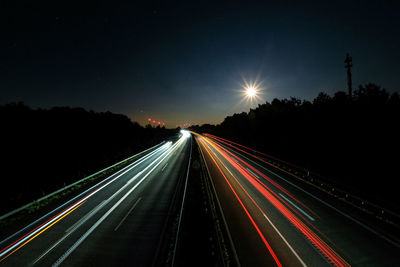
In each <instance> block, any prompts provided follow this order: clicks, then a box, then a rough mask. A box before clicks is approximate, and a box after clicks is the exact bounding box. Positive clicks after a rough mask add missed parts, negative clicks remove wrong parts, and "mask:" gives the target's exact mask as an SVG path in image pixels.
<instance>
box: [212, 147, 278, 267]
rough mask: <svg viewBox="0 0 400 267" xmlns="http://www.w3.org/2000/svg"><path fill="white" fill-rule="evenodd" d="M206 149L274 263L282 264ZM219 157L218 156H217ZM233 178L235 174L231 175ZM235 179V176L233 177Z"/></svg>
mask: <svg viewBox="0 0 400 267" xmlns="http://www.w3.org/2000/svg"><path fill="white" fill-rule="evenodd" d="M206 151H207V152H208V154H209V155H210V157H211V159H212V160H213V161H214V163H215V166H217V168H218V170H219V171H220V173H221V174H222V176H223V177H224V179H225V181H226V182H227V184H228V186H229V188H230V189H231V191H232V192H233V194H234V195H235V197H236V199H237V200H238V202H239V204H240V205H241V206H242V208H243V210H244V211H245V213H246V215H247V217H248V218H249V219H250V221H251V223H252V224H253V226H254V228H255V229H256V231H257V233H258V235H259V236H260V238H261V240H262V242H263V243H264V244H265V246H266V248H267V249H268V251H269V253H270V254H271V256H272V258H273V260H274V261H275V263H276V264H277V265H278V266H280V267H281V266H282V264H281V263H280V261H279V259H278V257H277V255H276V254H275V252H274V251H273V249H272V247H271V246H270V244H269V243H268V241H267V239H266V238H265V236H264V235H263V233H262V232H261V230H260V228H259V227H258V225H257V224H256V222H255V221H254V219H253V217H252V216H251V214H250V212H249V211H248V210H247V208H246V206H245V205H244V204H243V202H242V200H241V199H240V197H239V195H238V194H237V193H236V191H235V190H234V189H233V186H232V185H231V183H230V182H229V180H228V178H227V177H226V176H225V174H224V172H223V171H222V169H221V168H220V167H219V165H218V163H217V161H216V159H215V158H214V157H213V156H212V155H211V153H210V152H209V151H208V150H207V149H206ZM217 159H219V158H217ZM219 161H220V162H221V164H222V165H224V164H223V162H222V161H221V159H219ZM233 177H234V178H235V176H233ZM235 180H236V178H235Z"/></svg>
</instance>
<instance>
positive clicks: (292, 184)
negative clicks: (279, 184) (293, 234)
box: [226, 147, 400, 248]
mask: <svg viewBox="0 0 400 267" xmlns="http://www.w3.org/2000/svg"><path fill="white" fill-rule="evenodd" d="M226 148H227V147H226ZM227 149H229V150H230V151H231V152H233V153H235V154H236V155H239V156H240V157H243V158H245V159H247V160H248V161H250V162H252V163H254V164H256V165H257V166H259V167H261V168H263V169H264V170H266V171H268V172H269V173H272V174H273V175H275V176H276V177H278V178H279V179H281V180H283V181H285V182H286V183H288V184H290V185H291V186H293V187H295V188H297V189H299V190H300V191H302V192H303V193H305V194H307V195H308V196H310V197H312V198H314V199H315V200H317V201H319V202H320V203H322V204H324V205H325V206H327V207H329V208H331V209H333V210H334V211H336V212H337V213H339V214H341V215H342V216H344V217H346V218H347V219H349V220H351V221H353V222H354V223H356V224H358V225H359V226H361V227H363V228H364V229H366V230H368V231H370V232H371V233H373V234H375V235H377V236H378V237H380V238H382V239H383V240H385V241H387V242H388V243H390V244H392V245H393V246H395V247H397V248H400V244H398V243H397V242H395V241H393V240H391V239H389V238H387V237H386V236H384V235H383V234H381V233H379V232H377V231H375V230H374V229H372V228H371V227H369V226H368V225H366V224H364V223H362V222H360V221H359V220H357V219H355V218H354V217H352V216H350V215H348V214H347V213H345V212H343V211H341V210H339V209H337V208H335V207H334V206H332V205H331V204H329V203H328V202H326V201H324V200H322V199H320V198H318V197H316V196H314V195H313V194H311V193H310V192H308V191H306V190H304V189H303V188H301V187H300V186H298V185H296V184H294V183H292V182H290V181H288V180H287V179H285V178H283V177H282V176H280V175H279V174H277V173H276V172H274V171H271V170H270V169H268V168H266V167H264V166H263V165H261V164H259V163H257V162H255V161H253V160H251V159H249V158H248V157H246V156H244V155H242V154H240V153H238V152H236V151H234V150H232V149H230V148H227Z"/></svg>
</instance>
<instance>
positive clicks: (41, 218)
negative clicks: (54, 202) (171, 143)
mask: <svg viewBox="0 0 400 267" xmlns="http://www.w3.org/2000/svg"><path fill="white" fill-rule="evenodd" d="M166 145H167V143H166V144H164V145H162V146H161V147H159V148H157V149H155V150H153V151H151V152H150V153H149V154H147V155H144V156H141V157H140V158H138V159H136V160H135V161H134V162H132V163H130V164H129V165H128V166H125V167H124V168H122V169H121V170H119V171H117V172H115V173H113V174H111V175H110V176H108V177H107V178H105V179H104V180H102V181H100V182H98V183H97V184H95V185H93V186H92V187H91V188H89V189H87V190H86V191H84V192H82V193H80V194H79V195H77V196H75V197H74V198H72V199H70V200H68V201H67V202H65V203H64V204H62V205H61V206H59V207H57V208H55V209H54V210H52V211H50V212H49V213H47V214H46V215H43V216H42V217H40V218H39V219H37V220H36V221H34V222H32V223H30V224H29V225H27V226H25V227H24V228H22V229H20V230H19V231H17V232H15V233H14V234H12V235H10V236H8V237H7V238H5V239H3V240H2V241H1V242H0V245H1V244H3V243H5V242H6V241H8V240H9V239H11V238H13V237H14V236H16V235H18V234H19V233H21V232H23V231H25V230H26V229H28V228H29V227H31V226H32V225H34V224H36V223H38V222H40V221H41V220H43V219H44V218H46V217H47V216H49V215H51V214H52V213H54V212H56V211H57V210H59V209H61V208H62V207H64V206H66V205H68V204H69V203H70V202H73V201H74V200H75V199H77V198H79V197H80V196H82V195H84V194H86V193H87V192H89V191H90V190H92V189H93V188H95V187H96V186H98V185H100V184H102V183H105V182H106V181H108V180H110V179H111V178H112V177H113V176H115V175H117V174H118V173H121V172H123V171H124V170H126V169H128V168H130V167H131V166H132V165H135V166H136V165H138V164H139V163H141V162H142V160H144V159H145V158H146V157H147V158H148V157H149V156H150V155H151V154H155V152H157V151H160V150H161V149H162V148H163V147H164V146H166ZM156 146H158V145H156ZM156 146H153V147H151V148H148V149H146V150H144V151H142V152H140V153H138V154H136V155H133V156H132V157H135V156H138V155H140V154H142V153H145V152H146V151H148V150H150V149H152V148H154V147H156ZM139 161H140V162H139ZM119 163H121V162H118V163H116V164H119ZM136 163H137V164H136ZM116 164H114V165H116ZM114 165H112V166H114ZM112 166H110V167H112ZM106 169H107V168H106ZM103 170H105V169H103ZM103 170H101V171H98V172H97V173H100V172H102V171H103ZM95 174H96V173H95ZM3 250H4V249H3ZM3 250H1V251H3Z"/></svg>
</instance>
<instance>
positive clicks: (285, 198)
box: [279, 193, 315, 221]
mask: <svg viewBox="0 0 400 267" xmlns="http://www.w3.org/2000/svg"><path fill="white" fill-rule="evenodd" d="M279 195H280V196H281V197H282V198H283V199H284V200H286V201H287V202H289V203H290V204H291V205H292V206H293V207H295V208H296V209H298V210H299V211H300V212H301V213H303V214H304V215H305V216H306V217H307V218H308V219H310V220H311V221H315V219H314V218H313V217H311V216H310V215H308V214H307V213H306V212H305V211H304V210H302V209H301V208H300V207H299V206H297V205H296V204H294V203H293V202H292V201H290V200H289V199H288V198H287V197H285V196H284V195H283V194H281V193H279Z"/></svg>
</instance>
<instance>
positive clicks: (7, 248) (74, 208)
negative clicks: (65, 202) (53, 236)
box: [0, 201, 85, 262]
mask: <svg viewBox="0 0 400 267" xmlns="http://www.w3.org/2000/svg"><path fill="white" fill-rule="evenodd" d="M83 203H85V201H84V202H81V203H79V204H78V205H74V206H73V207H71V208H68V209H67V211H66V212H61V213H60V214H59V215H57V216H55V218H54V219H52V220H51V221H50V222H49V223H45V224H44V225H43V226H41V227H38V229H39V230H38V231H35V232H34V235H29V237H28V238H29V239H28V238H27V237H25V238H22V239H20V240H22V241H21V242H19V241H20V240H18V242H15V243H13V244H11V245H10V246H8V247H6V248H5V249H3V250H4V254H3V253H2V254H1V256H3V255H5V254H6V253H7V252H9V251H10V250H12V249H14V250H12V251H11V252H10V253H9V254H7V255H6V256H5V257H4V258H2V259H0V262H2V261H3V260H5V259H7V258H8V257H9V256H11V255H12V254H14V253H15V252H16V251H18V250H19V249H20V248H22V247H23V246H25V245H26V244H28V243H29V242H31V241H32V240H33V239H35V238H36V237H38V236H39V235H40V234H42V233H43V232H44V231H46V230H47V229H49V228H50V227H52V226H53V225H54V224H56V223H58V222H59V221H61V220H62V219H63V218H64V217H66V216H68V215H69V214H70V213H71V212H73V211H74V210H76V209H77V208H79V207H80V206H81V205H83ZM21 243H22V244H21ZM18 245H19V246H18ZM16 246H18V247H16ZM15 247H16V248H15ZM1 256H0V257H1Z"/></svg>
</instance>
